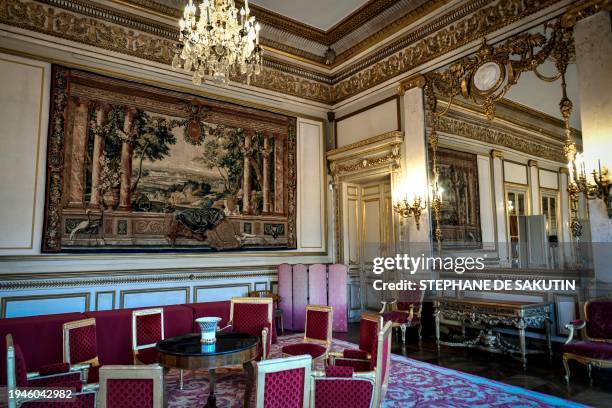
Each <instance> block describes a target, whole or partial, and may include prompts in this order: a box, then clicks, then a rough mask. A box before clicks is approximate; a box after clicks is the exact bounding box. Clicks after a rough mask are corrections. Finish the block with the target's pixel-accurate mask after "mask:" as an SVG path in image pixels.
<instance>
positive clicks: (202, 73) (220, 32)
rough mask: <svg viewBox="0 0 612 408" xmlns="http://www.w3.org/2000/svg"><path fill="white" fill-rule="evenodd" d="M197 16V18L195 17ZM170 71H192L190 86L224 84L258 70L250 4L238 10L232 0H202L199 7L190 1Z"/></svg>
mask: <svg viewBox="0 0 612 408" xmlns="http://www.w3.org/2000/svg"><path fill="white" fill-rule="evenodd" d="M198 14H199V16H198ZM179 26H180V29H181V32H180V36H179V40H180V43H179V45H178V47H177V50H176V54H175V55H174V59H173V60H172V68H174V69H180V68H183V69H184V70H185V71H187V72H192V71H193V77H192V80H193V83H194V84H196V85H201V84H202V80H203V79H204V78H205V77H207V78H210V79H212V80H213V81H214V82H216V83H221V84H227V83H228V82H229V79H230V75H231V74H234V75H246V78H247V83H250V78H251V75H253V74H255V75H257V74H259V72H260V71H261V60H262V58H261V57H262V52H263V51H262V49H261V47H260V46H259V30H260V25H259V23H255V17H253V16H250V15H249V2H248V0H245V2H244V7H243V8H241V9H240V11H238V9H237V8H236V6H235V4H234V0H203V1H202V3H201V4H200V6H199V13H198V7H196V6H195V5H194V4H193V0H189V4H188V5H187V6H185V11H184V14H183V18H182V19H181V20H180V21H179Z"/></svg>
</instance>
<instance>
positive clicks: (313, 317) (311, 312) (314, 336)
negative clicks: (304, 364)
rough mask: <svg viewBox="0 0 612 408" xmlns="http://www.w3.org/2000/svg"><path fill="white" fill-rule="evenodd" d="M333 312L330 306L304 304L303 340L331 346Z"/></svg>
mask: <svg viewBox="0 0 612 408" xmlns="http://www.w3.org/2000/svg"><path fill="white" fill-rule="evenodd" d="M333 312H334V311H333V309H332V307H331V306H319V305H308V306H306V326H305V327H306V330H305V331H304V342H306V343H309V342H312V343H320V344H324V345H325V346H326V347H330V346H331V340H332V325H333V322H332V318H333Z"/></svg>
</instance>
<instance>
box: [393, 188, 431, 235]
mask: <svg viewBox="0 0 612 408" xmlns="http://www.w3.org/2000/svg"><path fill="white" fill-rule="evenodd" d="M426 208H427V202H425V201H423V199H421V197H419V196H415V197H414V199H413V201H412V204H410V203H408V199H407V198H404V199H402V200H400V201H398V202H397V203H396V204H395V205H393V210H394V211H395V212H396V213H398V214H399V216H400V217H402V218H408V217H414V221H415V222H416V228H417V230H420V229H421V214H422V213H423V210H425V209H426Z"/></svg>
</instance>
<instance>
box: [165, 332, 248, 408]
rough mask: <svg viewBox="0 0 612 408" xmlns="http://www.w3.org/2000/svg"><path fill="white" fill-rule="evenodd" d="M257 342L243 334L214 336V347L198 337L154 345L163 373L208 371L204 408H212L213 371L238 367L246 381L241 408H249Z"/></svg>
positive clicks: (187, 335)
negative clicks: (239, 366)
mask: <svg viewBox="0 0 612 408" xmlns="http://www.w3.org/2000/svg"><path fill="white" fill-rule="evenodd" d="M258 343H259V338H257V337H256V336H253V335H251V334H246V333H218V334H217V342H216V343H214V344H202V343H200V334H199V333H191V334H185V335H183V336H177V337H171V338H168V339H165V340H162V341H160V342H159V343H157V350H158V352H159V364H160V365H161V366H162V367H164V368H165V369H170V368H179V369H183V370H208V372H209V375H210V377H209V378H210V385H209V388H210V391H209V394H208V402H207V404H206V406H207V407H216V397H215V381H216V378H215V369H217V368H221V367H227V366H232V365H238V364H242V366H243V367H244V370H245V371H246V373H247V376H248V380H247V386H246V390H245V393H244V406H245V407H248V406H249V401H250V399H251V392H252V389H253V381H254V369H253V364H252V363H251V361H253V360H255V358H256V357H257V345H258Z"/></svg>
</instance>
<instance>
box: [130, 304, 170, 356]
mask: <svg viewBox="0 0 612 408" xmlns="http://www.w3.org/2000/svg"><path fill="white" fill-rule="evenodd" d="M163 339H164V309H162V308H155V309H142V310H134V311H133V312H132V352H133V354H134V364H155V363H157V362H158V355H157V348H156V347H155V346H156V345H157V343H158V342H159V341H161V340H163Z"/></svg>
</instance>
